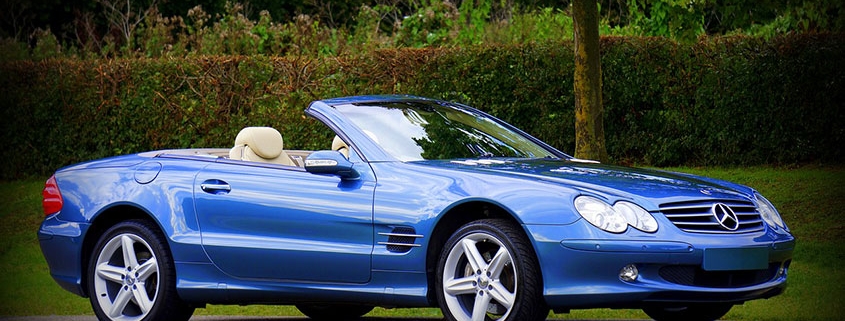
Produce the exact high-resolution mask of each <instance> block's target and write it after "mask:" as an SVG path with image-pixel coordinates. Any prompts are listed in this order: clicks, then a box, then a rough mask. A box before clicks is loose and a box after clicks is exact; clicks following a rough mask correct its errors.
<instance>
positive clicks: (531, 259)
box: [435, 219, 549, 321]
mask: <svg viewBox="0 0 845 321" xmlns="http://www.w3.org/2000/svg"><path fill="white" fill-rule="evenodd" d="M541 280H542V276H541V274H540V270H539V264H538V263H537V257H536V255H535V254H534V250H533V248H532V247H531V244H530V243H529V242H528V239H527V237H526V236H525V235H524V233H523V232H522V230H521V229H520V228H519V227H518V226H516V225H515V224H513V223H511V222H510V221H507V220H501V219H489V220H479V221H475V222H470V223H468V224H466V225H464V226H463V227H461V228H460V229H458V231H456V232H455V233H454V234H452V237H451V238H449V240H448V241H447V242H446V245H445V246H444V248H443V252H442V253H441V255H440V260H439V263H438V269H437V277H436V280H435V282H436V284H435V285H436V291H437V301H438V303H439V305H440V308H441V309H442V310H443V315H444V316H446V318H447V319H448V320H452V321H470V320H472V321H484V320H500V321H513V320H519V321H535V320H545V318H546V316H547V315H548V313H549V308H548V307H547V306H546V304H545V301H544V300H543V296H542V284H541Z"/></svg>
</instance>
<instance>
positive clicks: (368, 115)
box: [335, 101, 555, 161]
mask: <svg viewBox="0 0 845 321" xmlns="http://www.w3.org/2000/svg"><path fill="white" fill-rule="evenodd" d="M335 108H336V109H337V110H338V111H340V112H341V113H343V114H344V115H345V116H346V117H348V118H349V119H350V120H351V121H352V122H353V123H355V125H356V126H358V127H359V128H361V129H362V130H363V131H364V132H365V133H366V134H367V135H368V136H370V138H372V139H373V140H374V141H375V142H376V143H377V144H379V145H380V146H381V147H382V149H384V150H385V151H386V152H388V153H390V154H391V155H393V156H394V157H396V158H397V159H399V160H401V161H418V160H438V159H456V158H486V157H514V158H543V157H555V155H554V154H553V153H552V152H551V151H549V150H547V149H545V148H543V147H542V146H540V145H538V144H536V143H534V142H532V141H531V140H530V139H528V138H526V137H524V136H522V135H520V134H519V133H517V132H514V131H512V130H510V129H508V128H507V127H505V126H503V125H502V124H500V123H498V122H496V121H495V120H493V119H490V118H488V117H485V116H484V115H482V114H479V113H477V112H474V111H472V110H467V109H464V108H459V107H451V106H443V105H440V104H438V103H437V102H433V101H410V102H409V101H402V102H389V103H379V104H377V105H375V104H356V105H341V106H336V107H335Z"/></svg>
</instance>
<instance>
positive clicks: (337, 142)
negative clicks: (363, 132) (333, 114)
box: [332, 135, 349, 151]
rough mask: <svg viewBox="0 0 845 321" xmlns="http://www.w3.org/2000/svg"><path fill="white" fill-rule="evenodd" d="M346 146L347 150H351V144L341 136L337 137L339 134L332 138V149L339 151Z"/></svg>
mask: <svg viewBox="0 0 845 321" xmlns="http://www.w3.org/2000/svg"><path fill="white" fill-rule="evenodd" d="M344 148H345V149H346V150H349V145H346V143H345V142H344V141H343V140H342V139H340V137H337V135H335V136H334V139H332V150H337V151H339V150H341V149H344Z"/></svg>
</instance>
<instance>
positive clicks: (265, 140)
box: [235, 127, 284, 159]
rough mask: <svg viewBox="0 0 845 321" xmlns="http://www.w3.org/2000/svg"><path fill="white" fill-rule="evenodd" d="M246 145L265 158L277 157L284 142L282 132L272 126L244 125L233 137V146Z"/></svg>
mask: <svg viewBox="0 0 845 321" xmlns="http://www.w3.org/2000/svg"><path fill="white" fill-rule="evenodd" d="M237 145H246V146H249V148H250V149H251V150H252V151H253V152H254V153H255V154H256V155H258V156H260V157H262V158H267V159H273V158H276V157H279V155H281V153H282V148H283V147H284V143H283V141H282V134H279V131H278V130H276V129H275V128H272V127H246V128H244V129H241V132H240V133H238V137H236V138H235V146H237Z"/></svg>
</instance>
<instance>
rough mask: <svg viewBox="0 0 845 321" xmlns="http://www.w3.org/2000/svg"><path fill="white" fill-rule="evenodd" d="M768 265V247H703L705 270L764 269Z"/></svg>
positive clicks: (703, 266) (703, 265)
mask: <svg viewBox="0 0 845 321" xmlns="http://www.w3.org/2000/svg"><path fill="white" fill-rule="evenodd" d="M768 267H769V249H768V248H766V247H748V248H734V249H704V263H703V264H702V268H703V269H704V270H706V271H733V270H764V269H767V268H768Z"/></svg>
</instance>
